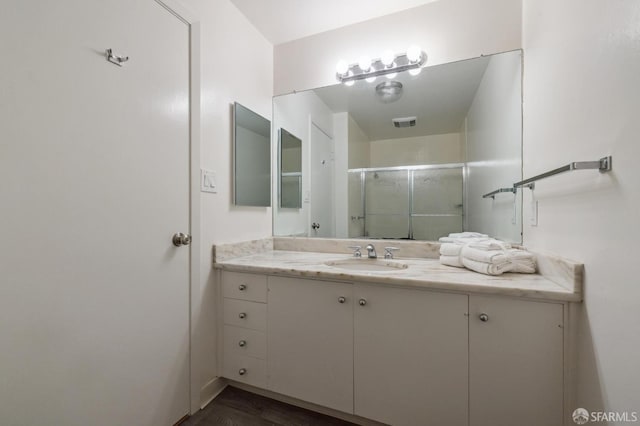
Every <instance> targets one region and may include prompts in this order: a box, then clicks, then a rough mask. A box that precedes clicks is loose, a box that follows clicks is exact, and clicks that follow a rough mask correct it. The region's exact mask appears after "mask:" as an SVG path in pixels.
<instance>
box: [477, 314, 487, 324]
mask: <svg viewBox="0 0 640 426" xmlns="http://www.w3.org/2000/svg"><path fill="white" fill-rule="evenodd" d="M478 318H480V321H482V322H487V321H489V315H487V314H485V313H482V314H480V315H479V316H478Z"/></svg>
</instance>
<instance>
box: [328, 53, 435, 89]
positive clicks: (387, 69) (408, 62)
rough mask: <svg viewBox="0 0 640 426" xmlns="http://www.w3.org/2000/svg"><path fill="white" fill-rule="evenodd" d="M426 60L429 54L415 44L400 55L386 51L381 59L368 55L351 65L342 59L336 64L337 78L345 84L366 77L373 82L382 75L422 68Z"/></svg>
mask: <svg viewBox="0 0 640 426" xmlns="http://www.w3.org/2000/svg"><path fill="white" fill-rule="evenodd" d="M426 62H427V54H426V53H424V52H423V51H422V50H421V49H420V47H418V46H415V45H413V46H411V47H409V49H408V50H407V53H401V54H399V55H396V54H394V53H393V52H391V51H385V52H384V53H383V54H382V56H381V57H380V59H374V60H371V59H369V58H368V57H367V56H362V57H361V58H360V59H359V60H358V63H356V64H351V65H349V64H347V62H345V61H340V62H338V64H337V66H336V78H337V79H338V81H339V82H341V83H345V84H346V83H348V82H351V84H353V82H354V81H356V80H365V79H366V80H367V81H369V82H373V81H374V80H375V77H378V76H381V75H385V74H394V77H395V74H397V73H398V72H401V71H407V70H416V69H420V68H421V67H422V66H423V65H424V64H425V63H426ZM414 72H416V71H414ZM417 72H419V71H417ZM391 78H393V77H391Z"/></svg>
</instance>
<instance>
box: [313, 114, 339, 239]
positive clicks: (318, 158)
mask: <svg viewBox="0 0 640 426" xmlns="http://www.w3.org/2000/svg"><path fill="white" fill-rule="evenodd" d="M309 141H310V145H311V146H310V153H311V191H310V200H309V202H310V204H311V205H310V220H309V236H310V237H326V238H329V237H333V236H334V235H335V233H334V227H335V224H334V214H335V212H334V204H333V199H334V197H333V192H334V189H333V139H332V138H331V137H330V136H329V135H328V134H327V133H325V132H324V131H323V130H322V129H320V127H318V125H317V124H315V123H313V122H311V126H310V139H309ZM314 224H316V225H317V226H313V225H314Z"/></svg>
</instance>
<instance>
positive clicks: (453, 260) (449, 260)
mask: <svg viewBox="0 0 640 426" xmlns="http://www.w3.org/2000/svg"><path fill="white" fill-rule="evenodd" d="M440 263H441V264H443V265H447V266H455V267H456V268H464V265H463V264H462V262H461V261H460V256H440Z"/></svg>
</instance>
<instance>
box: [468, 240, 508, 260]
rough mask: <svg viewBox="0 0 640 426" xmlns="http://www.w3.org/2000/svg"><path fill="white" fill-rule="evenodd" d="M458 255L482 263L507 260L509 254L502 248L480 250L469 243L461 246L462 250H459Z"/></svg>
mask: <svg viewBox="0 0 640 426" xmlns="http://www.w3.org/2000/svg"><path fill="white" fill-rule="evenodd" d="M460 257H464V258H467V259H471V260H475V261H476V262H484V263H494V264H499V263H505V262H509V256H508V255H507V254H506V252H505V251H504V250H480V249H476V248H473V247H471V246H470V245H465V246H463V247H462V250H460Z"/></svg>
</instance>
